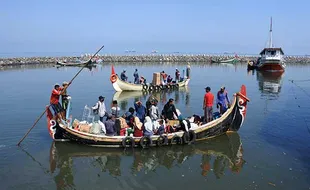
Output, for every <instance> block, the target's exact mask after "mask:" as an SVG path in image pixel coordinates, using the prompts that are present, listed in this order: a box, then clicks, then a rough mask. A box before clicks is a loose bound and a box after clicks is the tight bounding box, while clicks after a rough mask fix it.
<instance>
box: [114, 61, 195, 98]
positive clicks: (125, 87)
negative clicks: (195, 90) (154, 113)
mask: <svg viewBox="0 0 310 190" xmlns="http://www.w3.org/2000/svg"><path fill="white" fill-rule="evenodd" d="M110 81H111V83H112V85H113V88H114V90H115V91H117V92H121V91H143V90H144V91H154V90H164V89H168V88H179V87H183V86H187V85H188V83H189V81H190V79H189V78H185V79H184V80H183V81H181V82H178V83H175V84H169V85H158V86H154V85H152V84H145V85H142V84H134V83H129V82H126V81H123V80H121V79H120V78H119V77H118V75H117V74H116V73H115V71H114V67H113V65H112V72H111V77H110Z"/></svg>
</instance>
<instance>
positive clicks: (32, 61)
mask: <svg viewBox="0 0 310 190" xmlns="http://www.w3.org/2000/svg"><path fill="white" fill-rule="evenodd" d="M234 57H235V56H234V55H208V54H198V55H191V54H185V55H181V54H148V55H100V56H97V57H96V59H101V60H103V61H104V62H106V63H110V62H133V63H134V62H150V63H158V62H178V63H182V62H191V63H195V62H197V63H198V62H206V63H210V62H211V59H217V60H218V59H221V60H225V59H231V58H234ZM257 58H258V57H257V56H246V55H239V56H238V60H239V61H240V62H241V63H247V61H248V60H256V59H257ZM77 59H78V60H82V61H83V60H84V61H86V60H88V59H89V56H82V57H81V56H72V57H18V58H0V67H6V66H19V65H37V64H56V62H57V61H61V62H63V61H66V62H73V61H75V60H77ZM285 60H286V63H287V64H290V63H292V64H309V63H310V56H286V57H285Z"/></svg>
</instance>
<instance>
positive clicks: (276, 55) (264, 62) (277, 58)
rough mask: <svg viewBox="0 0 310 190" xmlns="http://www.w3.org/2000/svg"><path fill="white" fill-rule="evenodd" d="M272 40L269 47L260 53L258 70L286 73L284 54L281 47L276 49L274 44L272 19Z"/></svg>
mask: <svg viewBox="0 0 310 190" xmlns="http://www.w3.org/2000/svg"><path fill="white" fill-rule="evenodd" d="M269 32H270V39H269V47H267V48H264V49H263V50H262V51H261V52H260V58H259V59H258V61H257V65H256V68H257V70H261V71H270V72H284V70H285V63H284V57H283V56H284V52H283V50H282V48H280V47H274V45H273V43H272V18H271V21H270V31H269Z"/></svg>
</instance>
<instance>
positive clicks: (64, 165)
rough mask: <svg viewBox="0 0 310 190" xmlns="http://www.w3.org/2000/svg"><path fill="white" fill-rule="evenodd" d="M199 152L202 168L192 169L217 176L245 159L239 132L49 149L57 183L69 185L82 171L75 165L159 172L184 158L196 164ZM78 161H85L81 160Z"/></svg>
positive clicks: (116, 171)
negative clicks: (141, 145)
mask: <svg viewBox="0 0 310 190" xmlns="http://www.w3.org/2000/svg"><path fill="white" fill-rule="evenodd" d="M197 156H198V157H200V160H201V164H200V168H201V170H200V171H197V170H193V172H196V171H197V173H196V174H197V175H202V176H207V175H211V173H212V172H213V173H214V175H215V176H216V178H218V179H219V178H221V177H222V176H223V175H224V174H225V170H227V169H229V170H230V171H231V172H240V171H241V169H242V167H243V164H244V163H245V161H244V160H243V158H242V157H243V149H242V143H241V140H240V137H239V135H238V133H227V134H225V135H222V136H220V137H218V138H214V139H210V140H207V141H204V142H201V143H198V142H197V143H196V144H195V145H191V146H190V145H184V146H173V147H161V148H158V147H154V148H152V149H147V150H141V149H135V150H132V149H130V150H125V151H124V150H122V149H103V148H95V147H88V146H83V145H77V144H75V143H66V142H53V143H52V145H51V149H50V170H51V172H52V173H54V175H55V177H54V180H55V183H56V184H57V187H58V188H67V187H74V186H75V185H74V177H75V176H74V175H75V174H77V173H79V172H78V171H75V172H74V173H73V172H72V170H73V165H74V166H75V167H74V169H76V170H83V171H85V170H84V168H87V171H89V172H91V173H92V172H98V169H99V170H100V172H99V173H98V174H97V176H98V177H100V175H101V174H100V173H107V174H109V175H110V176H113V177H117V176H122V175H125V176H126V175H128V174H126V171H129V173H130V174H131V175H137V174H139V173H148V172H156V169H157V168H159V167H165V168H167V169H169V170H170V169H173V168H174V167H178V168H179V167H181V166H182V165H183V164H184V163H185V162H189V163H190V164H191V167H193V168H194V167H195V164H196V165H197V161H196V159H197ZM128 160H133V161H128ZM79 161H82V163H83V164H79ZM74 162H76V164H74ZM212 162H213V163H212ZM88 163H89V164H88ZM121 166H122V167H121ZM198 167H199V166H198ZM86 175H87V174H86Z"/></svg>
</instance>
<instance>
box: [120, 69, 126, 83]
mask: <svg viewBox="0 0 310 190" xmlns="http://www.w3.org/2000/svg"><path fill="white" fill-rule="evenodd" d="M127 79H128V77H127V76H126V70H123V72H122V73H121V80H123V81H127Z"/></svg>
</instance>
